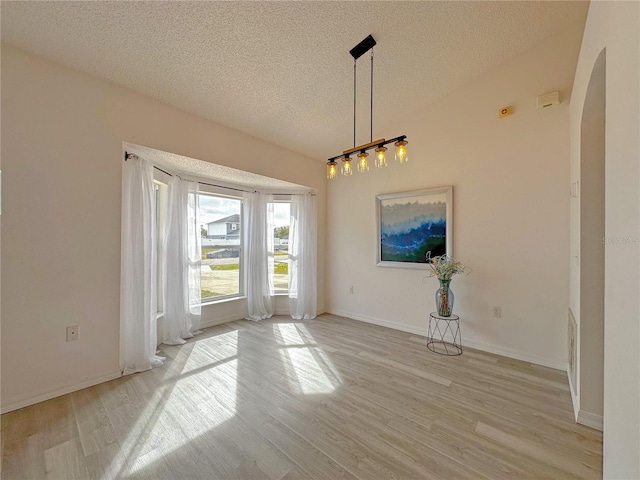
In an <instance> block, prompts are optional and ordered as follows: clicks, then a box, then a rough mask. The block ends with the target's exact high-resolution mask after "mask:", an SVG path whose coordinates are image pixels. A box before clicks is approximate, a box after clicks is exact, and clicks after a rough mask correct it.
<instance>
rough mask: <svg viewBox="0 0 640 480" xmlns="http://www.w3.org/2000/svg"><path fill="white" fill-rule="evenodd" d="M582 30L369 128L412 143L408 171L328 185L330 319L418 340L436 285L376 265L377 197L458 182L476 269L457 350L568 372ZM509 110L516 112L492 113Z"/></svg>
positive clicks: (461, 218) (457, 223) (459, 248)
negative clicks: (575, 105)
mask: <svg viewBox="0 0 640 480" xmlns="http://www.w3.org/2000/svg"><path fill="white" fill-rule="evenodd" d="M583 28H584V25H583V24H576V25H574V26H573V27H572V28H570V29H568V30H567V31H566V32H564V33H563V34H561V35H559V36H556V37H552V38H549V39H547V40H546V41H545V42H543V43H542V44H540V45H539V46H537V47H535V48H533V49H532V50H530V51H528V52H526V53H525V54H523V55H520V56H518V57H516V58H513V59H511V60H510V61H508V62H506V63H505V64H503V65H502V66H500V67H498V68H495V69H493V70H491V71H489V72H487V73H485V74H484V75H481V76H480V77H478V78H476V79H475V80H474V81H472V82H471V83H470V84H468V85H466V86H464V87H463V88H460V89H458V90H456V91H455V92H453V93H452V94H451V95H449V96H448V97H446V98H444V99H442V100H440V101H438V102H437V103H434V104H432V105H430V106H429V108H428V110H426V111H423V112H417V113H415V114H413V115H409V114H408V115H407V118H406V122H403V124H402V125H398V126H396V128H394V129H393V130H391V131H389V132H377V134H376V132H374V135H373V136H374V137H375V138H377V137H380V136H385V135H387V136H393V135H399V134H406V135H407V139H408V141H409V162H408V163H406V164H404V165H398V164H395V163H394V161H393V159H392V160H391V161H390V165H389V166H388V167H387V168H385V169H384V170H379V169H376V168H375V167H372V168H371V170H370V171H369V172H368V173H366V174H359V173H358V172H356V173H354V174H353V175H352V176H351V177H348V178H344V177H338V178H336V179H335V180H333V181H331V182H330V183H329V185H330V186H329V191H328V209H327V225H328V227H327V244H328V245H333V246H335V248H332V249H331V255H329V256H328V258H327V263H328V267H327V275H328V277H327V278H328V283H327V310H328V311H329V312H332V313H336V314H341V315H345V316H348V317H351V318H355V319H359V320H362V321H367V322H371V323H377V324H380V325H386V326H390V327H392V328H397V329H401V330H405V331H410V332H415V333H419V334H421V335H426V332H427V323H428V318H429V312H430V311H433V310H434V307H435V301H434V294H435V292H436V290H437V288H438V282H437V280H436V279H435V278H429V279H425V277H426V274H427V271H426V269H425V270H412V269H402V268H384V267H377V266H376V265H375V256H376V213H375V203H376V195H378V194H386V193H395V192H405V191H411V190H418V189H424V188H430V187H438V186H445V185H453V225H454V229H453V232H454V233H453V235H454V239H453V243H454V244H453V254H454V256H455V258H456V259H457V260H460V261H462V262H463V263H464V264H466V265H468V266H470V267H471V268H472V272H471V274H470V275H468V276H462V275H458V276H455V277H454V279H453V281H452V283H451V289H452V290H453V291H454V293H455V305H454V312H455V313H456V314H459V315H460V317H461V329H462V339H463V344H464V345H466V346H469V347H476V348H480V349H483V350H487V351H491V352H495V353H498V354H503V355H507V356H510V357H513V358H519V359H523V360H526V361H530V362H534V363H537V364H541V365H547V366H551V367H555V368H561V369H565V368H566V366H567V345H566V344H567V298H568V283H569V278H568V266H567V265H568V255H569V247H568V246H569V108H568V100H569V96H570V93H571V85H572V80H573V76H574V73H575V65H576V61H577V57H578V52H579V48H580V37H581V33H582V29H583ZM424 61H425V62H428V59H425V60H424ZM425 88H427V87H426V86H425ZM556 90H558V91H559V92H560V99H561V104H560V105H558V106H554V107H549V108H546V109H543V110H537V109H536V96H537V95H541V94H544V93H548V92H553V91H556ZM410 103H411V99H409V98H407V99H406V104H407V105H410ZM507 105H510V106H512V107H513V115H511V116H509V117H506V118H498V115H497V113H498V111H499V109H500V108H501V107H504V106H507ZM405 108H408V107H405ZM351 286H353V287H354V289H353V294H351V293H349V292H350V287H351ZM493 306H500V307H501V310H502V317H501V318H494V317H493V308H492V307H493Z"/></svg>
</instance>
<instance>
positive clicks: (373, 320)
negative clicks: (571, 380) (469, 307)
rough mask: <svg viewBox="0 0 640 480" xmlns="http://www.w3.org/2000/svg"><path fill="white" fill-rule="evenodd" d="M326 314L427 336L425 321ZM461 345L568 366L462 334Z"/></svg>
mask: <svg viewBox="0 0 640 480" xmlns="http://www.w3.org/2000/svg"><path fill="white" fill-rule="evenodd" d="M327 313H330V314H332V315H340V316H341V317H347V318H351V319H353V320H358V321H360V322H365V323H372V324H374V325H379V326H381V327H387V328H392V329H394V330H400V331H402V332H407V333H413V334H415V335H422V336H426V334H427V325H426V321H425V326H424V327H416V326H413V325H406V324H403V323H398V322H392V321H389V320H384V319H381V318H376V317H370V316H368V315H360V314H358V313H353V312H347V311H344V310H328V311H327ZM462 345H463V347H469V348H474V349H476V350H482V351H483V352H487V353H494V354H496V355H501V356H503V357H508V358H513V359H515V360H521V361H523V362H528V363H534V364H536V365H541V366H543V367H549V368H554V369H556V370H566V369H567V366H568V364H567V362H560V361H556V360H549V359H547V358H542V357H537V356H535V355H531V354H528V353H523V352H517V351H514V350H511V349H508V348H504V347H500V346H498V345H489V344H485V343H480V342H475V341H473V340H471V341H469V340H467V339H465V338H464V332H463V337H462Z"/></svg>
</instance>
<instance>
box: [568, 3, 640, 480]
mask: <svg viewBox="0 0 640 480" xmlns="http://www.w3.org/2000/svg"><path fill="white" fill-rule="evenodd" d="M603 50H606V108H605V118H606V127H605V238H604V239H603V241H604V243H605V267H604V284H605V285H604V291H605V294H604V408H603V417H604V418H603V421H604V436H603V439H604V446H603V450H604V452H603V461H604V465H603V469H604V472H603V473H604V478H640V456H639V455H638V452H640V326H639V325H640V295H639V294H638V292H639V291H640V275H639V272H640V158H639V154H638V152H640V134H639V132H640V90H639V88H638V85H640V3H638V2H601V1H592V2H591V3H590V6H589V12H588V16H587V22H586V26H585V31H584V37H583V41H582V46H581V50H580V57H579V60H578V65H577V68H576V74H575V81H574V87H573V94H572V98H571V108H570V125H571V127H570V128H571V181H572V182H576V181H578V180H579V179H580V175H581V171H580V159H581V151H580V130H581V120H582V116H583V105H584V103H585V98H586V96H587V90H588V86H589V81H590V78H591V73H592V71H593V68H594V65H595V64H596V60H597V58H598V56H599V55H600V54H601V52H602V51H603ZM574 203H577V202H574ZM577 215H579V210H577V211H576V208H575V207H574V206H572V214H571V217H572V221H571V239H572V247H571V248H572V256H573V257H574V258H573V261H572V268H571V284H570V302H571V308H572V309H575V308H577V307H576V306H577V304H578V303H579V302H580V272H579V269H578V268H577V265H579V255H580V254H581V252H580V251H579V248H578V245H577V244H576V239H579V238H580V230H579V229H580V226H579V222H576V218H577Z"/></svg>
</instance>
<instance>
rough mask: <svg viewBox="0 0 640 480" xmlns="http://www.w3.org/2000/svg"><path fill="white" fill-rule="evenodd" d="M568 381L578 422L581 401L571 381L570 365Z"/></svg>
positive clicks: (574, 413)
mask: <svg viewBox="0 0 640 480" xmlns="http://www.w3.org/2000/svg"><path fill="white" fill-rule="evenodd" d="M567 382H568V383H569V390H570V391H571V405H572V406H573V416H574V417H575V420H576V422H577V421H578V413H579V412H580V403H579V402H578V395H577V394H576V392H575V390H574V389H573V384H572V383H571V371H570V370H569V365H567Z"/></svg>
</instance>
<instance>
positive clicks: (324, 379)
mask: <svg viewBox="0 0 640 480" xmlns="http://www.w3.org/2000/svg"><path fill="white" fill-rule="evenodd" d="M273 331H274V335H275V338H276V341H277V342H278V344H279V345H282V347H281V348H280V350H279V352H280V358H281V360H282V364H283V366H284V369H285V373H286V375H287V380H288V381H289V386H290V387H291V391H292V392H294V393H302V394H305V395H313V394H321V393H331V392H333V391H334V390H335V389H336V387H337V386H338V385H340V384H341V383H342V380H341V378H340V375H339V374H338V372H337V370H336V369H335V367H334V366H333V363H332V362H331V360H330V359H329V357H328V356H327V355H326V353H325V352H323V351H322V348H320V347H318V346H317V342H316V341H315V340H314V338H313V336H312V335H311V333H310V332H309V331H308V330H307V327H305V326H304V325H302V324H298V323H278V324H275V325H274V326H273Z"/></svg>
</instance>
